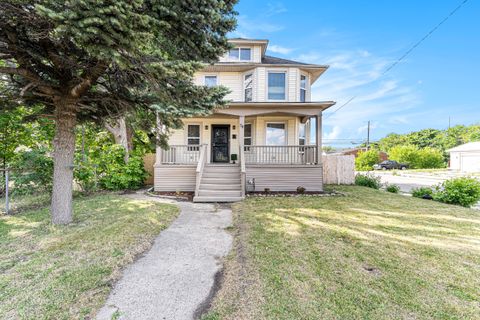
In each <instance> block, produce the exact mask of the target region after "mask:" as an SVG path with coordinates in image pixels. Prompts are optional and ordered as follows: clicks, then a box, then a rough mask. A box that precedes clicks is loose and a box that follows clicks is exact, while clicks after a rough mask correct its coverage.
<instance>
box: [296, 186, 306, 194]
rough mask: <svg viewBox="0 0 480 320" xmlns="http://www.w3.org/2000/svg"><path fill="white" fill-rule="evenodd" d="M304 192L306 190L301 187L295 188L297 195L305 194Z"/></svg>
mask: <svg viewBox="0 0 480 320" xmlns="http://www.w3.org/2000/svg"><path fill="white" fill-rule="evenodd" d="M305 190H306V189H305V188H304V187H302V186H300V187H297V193H298V194H304V193H305Z"/></svg>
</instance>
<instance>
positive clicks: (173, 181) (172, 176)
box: [154, 165, 196, 191]
mask: <svg viewBox="0 0 480 320" xmlns="http://www.w3.org/2000/svg"><path fill="white" fill-rule="evenodd" d="M154 170H155V179H154V187H155V191H195V179H196V174H195V170H196V166H180V165H170V166H155V169H154Z"/></svg>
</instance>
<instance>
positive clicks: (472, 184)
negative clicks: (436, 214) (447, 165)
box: [433, 177, 480, 207]
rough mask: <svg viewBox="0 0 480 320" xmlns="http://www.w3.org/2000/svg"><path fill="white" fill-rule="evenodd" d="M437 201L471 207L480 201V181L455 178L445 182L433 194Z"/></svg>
mask: <svg viewBox="0 0 480 320" xmlns="http://www.w3.org/2000/svg"><path fill="white" fill-rule="evenodd" d="M433 199H434V200H436V201H440V202H444V203H450V204H458V205H461V206H464V207H471V206H472V205H474V204H476V203H477V202H478V201H479V200H480V181H478V180H477V179H474V178H465V177H463V178H455V179H450V180H447V181H444V182H443V183H442V184H441V185H440V186H438V187H437V191H436V192H435V193H434V194H433Z"/></svg>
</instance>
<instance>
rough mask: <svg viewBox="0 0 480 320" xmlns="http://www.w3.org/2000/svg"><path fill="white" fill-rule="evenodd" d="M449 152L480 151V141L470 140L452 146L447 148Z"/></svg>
mask: <svg viewBox="0 0 480 320" xmlns="http://www.w3.org/2000/svg"><path fill="white" fill-rule="evenodd" d="M447 151H448V152H452V151H454V152H455V151H456V152H458V151H480V141H477V142H469V143H465V144H462V145H459V146H457V147H455V148H452V149H448V150H447Z"/></svg>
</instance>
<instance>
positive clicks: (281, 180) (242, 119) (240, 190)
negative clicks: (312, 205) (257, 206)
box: [155, 103, 323, 202]
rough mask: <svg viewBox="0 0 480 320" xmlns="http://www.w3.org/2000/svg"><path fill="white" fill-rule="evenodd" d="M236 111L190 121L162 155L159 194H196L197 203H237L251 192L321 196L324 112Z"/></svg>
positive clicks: (306, 107)
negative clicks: (303, 190)
mask: <svg viewBox="0 0 480 320" xmlns="http://www.w3.org/2000/svg"><path fill="white" fill-rule="evenodd" d="M289 105H290V108H289V109H288V111H287V110H286V108H285V107H284V106H282V107H280V106H278V104H277V105H273V104H272V105H262V107H258V106H257V107H256V108H253V107H252V106H251V105H248V106H243V105H234V106H230V107H229V108H228V109H222V110H218V111H217V112H216V113H215V114H214V115H212V116H209V117H204V118H194V119H185V120H184V123H185V128H184V129H182V130H177V131H175V132H174V133H173V134H172V136H171V138H170V140H169V141H170V143H171V144H170V146H169V147H168V148H167V149H166V150H163V149H157V154H156V164H155V190H156V191H194V192H195V198H194V201H202V202H222V201H225V202H226V201H238V200H241V199H243V198H244V197H245V193H246V192H249V191H264V189H267V188H268V189H270V190H271V191H294V190H296V189H297V187H299V186H301V187H304V188H306V189H307V190H308V191H322V190H323V183H322V161H321V159H322V157H321V153H322V150H321V136H322V135H321V120H322V111H321V109H320V110H319V106H318V105H316V106H312V105H310V104H308V103H307V104H302V105H296V104H295V105H291V104H289Z"/></svg>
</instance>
